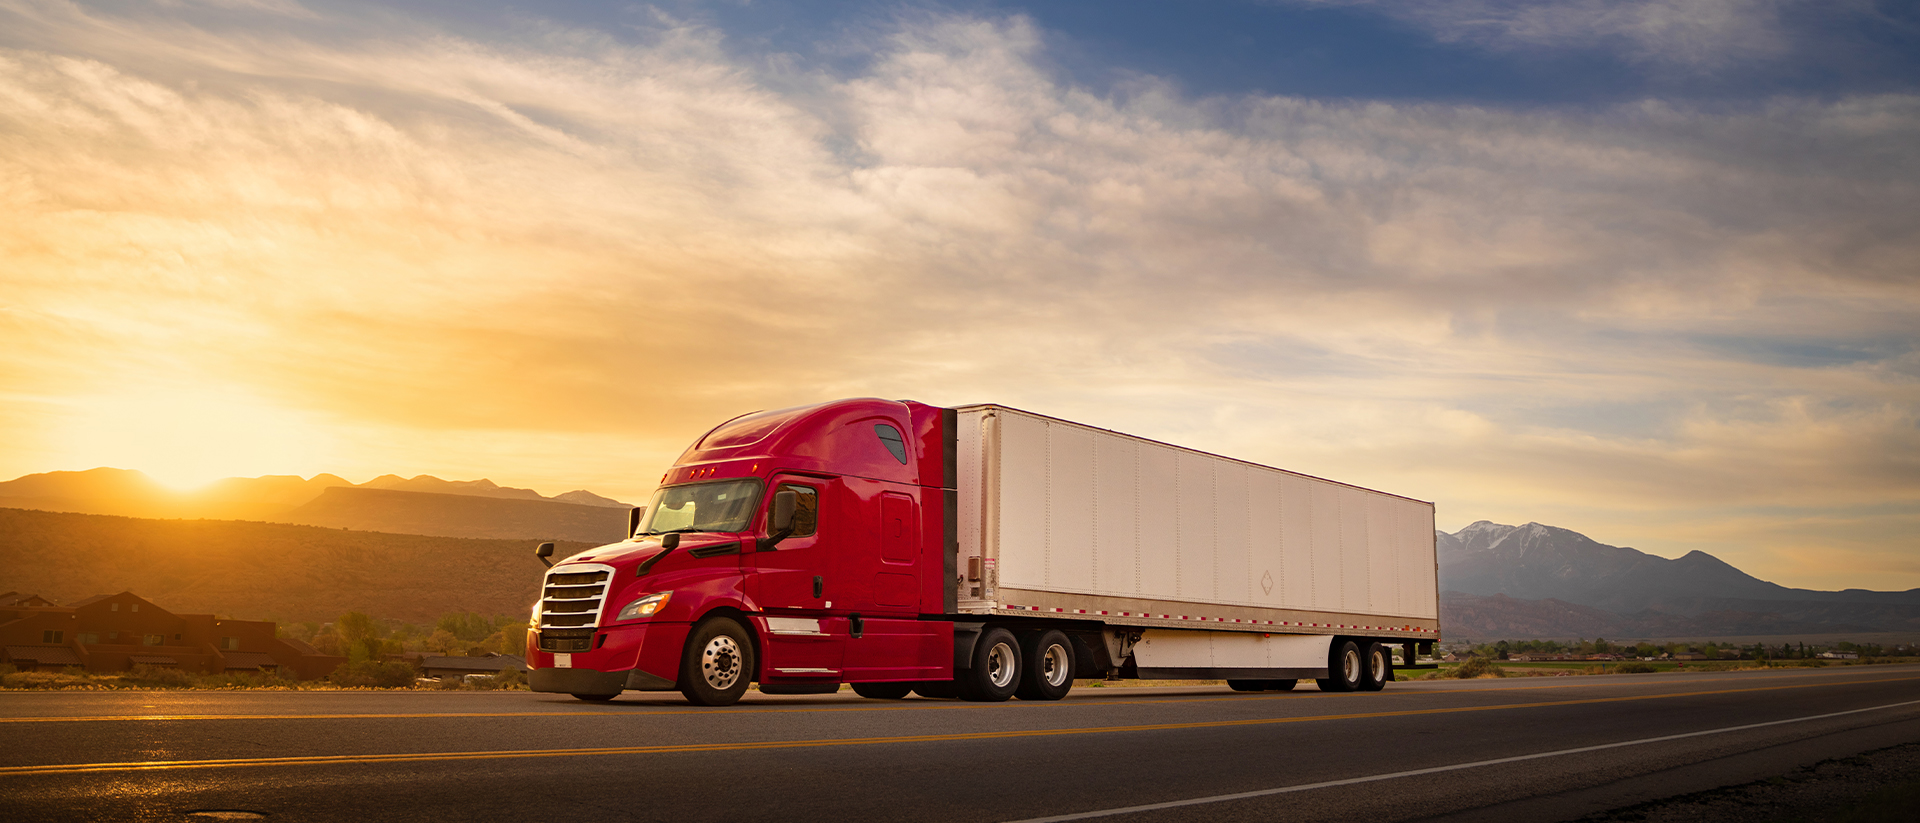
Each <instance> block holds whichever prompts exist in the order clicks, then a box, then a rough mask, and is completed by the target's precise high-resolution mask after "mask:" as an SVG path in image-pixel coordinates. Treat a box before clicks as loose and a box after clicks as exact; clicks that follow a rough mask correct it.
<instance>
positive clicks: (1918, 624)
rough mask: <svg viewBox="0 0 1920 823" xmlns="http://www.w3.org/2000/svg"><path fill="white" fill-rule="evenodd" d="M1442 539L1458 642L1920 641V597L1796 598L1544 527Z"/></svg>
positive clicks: (1468, 531)
mask: <svg viewBox="0 0 1920 823" xmlns="http://www.w3.org/2000/svg"><path fill="white" fill-rule="evenodd" d="M1434 539H1435V543H1436V548H1437V549H1438V552H1439V563H1440V589H1441V605H1440V610H1441V626H1442V630H1443V631H1444V632H1445V633H1446V634H1447V635H1448V636H1450V637H1456V638H1457V637H1473V638H1513V639H1519V638H1528V637H1596V636H1608V637H1685V636H1698V637H1709V636H1738V635H1785V634H1814V633H1836V632H1886V631H1920V589H1912V590H1908V591H1903V592H1879V591H1867V590H1864V589H1847V590H1845V591H1837V592H1829V591H1815V590H1811V589H1795V588H1788V587H1786V586H1781V585H1778V584H1775V583H1769V582H1767V581H1765V580H1761V579H1759V578H1756V577H1754V576H1752V575H1749V574H1747V573H1746V572H1743V571H1740V570H1739V569H1737V568H1734V567H1733V566H1731V565H1729V564H1727V563H1726V562H1725V561H1722V560H1720V559H1719V558H1717V557H1714V556H1713V555H1710V554H1707V553H1706V552H1700V551H1695V552H1690V553H1688V554H1686V555H1685V556H1682V557H1680V558H1677V559H1669V558H1665V557H1658V556H1655V555H1651V554H1647V553H1645V552H1642V551H1639V550H1637V549H1632V548H1623V547H1618V546H1609V545H1606V544H1603V543H1599V542H1597V541H1594V540H1593V539H1591V538H1589V537H1587V536H1586V535H1583V534H1580V533H1578V532H1574V531H1569V530H1567V529H1561V528H1556V527H1553V526H1546V525H1542V524H1539V523H1528V524H1526V525H1524V526H1505V525H1500V524H1497V523H1490V522H1487V521H1484V520H1483V521H1480V522H1477V523H1474V524H1472V525H1470V526H1467V527H1466V528H1464V529H1461V530H1460V531H1458V532H1455V533H1453V534H1447V533H1446V532H1436V533H1435V534H1434Z"/></svg>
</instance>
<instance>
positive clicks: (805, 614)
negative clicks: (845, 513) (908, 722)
mask: <svg viewBox="0 0 1920 823" xmlns="http://www.w3.org/2000/svg"><path fill="white" fill-rule="evenodd" d="M834 486H835V481H831V480H823V479H821V478H817V477H802V476H796V475H775V476H774V477H773V479H772V482H770V483H768V484H767V497H766V499H765V500H764V501H762V504H761V507H760V511H761V516H760V520H759V522H758V523H757V524H756V525H755V531H756V532H757V533H758V535H759V536H761V537H766V536H768V532H767V518H768V516H769V515H768V513H769V512H771V511H772V509H773V506H772V502H773V495H774V494H776V493H778V492H780V491H782V490H790V491H793V492H794V493H795V497H796V499H795V501H794V503H795V505H794V513H793V533H792V534H789V535H788V536H787V537H786V538H785V539H783V540H781V541H780V542H779V543H778V544H776V545H774V546H773V547H772V548H770V549H765V550H762V549H761V548H760V547H759V546H758V545H755V546H752V547H751V549H752V550H751V551H750V552H749V553H748V556H747V557H745V558H743V559H742V561H743V565H744V566H745V567H746V570H747V571H746V576H747V580H746V590H747V597H748V598H749V599H750V600H751V601H752V602H753V603H755V604H756V605H757V606H758V607H759V608H760V611H761V614H762V615H763V616H764V619H765V621H766V623H765V626H764V630H765V634H764V635H763V637H762V640H763V643H762V644H761V646H762V648H763V649H764V651H765V654H764V658H765V659H764V660H762V661H761V667H760V677H761V682H763V683H766V682H773V683H779V682H789V683H792V682H806V681H833V682H838V681H839V680H840V677H841V672H842V667H843V664H844V657H845V653H846V640H847V620H846V619H845V618H838V619H836V618H834V617H831V616H830V615H829V614H828V611H827V610H828V609H830V608H832V605H831V604H832V602H833V597H834V593H833V591H832V589H831V587H830V585H829V581H828V575H829V574H830V572H831V569H832V554H831V552H832V551H833V542H834V535H835V534H836V529H837V524H835V523H834V522H833V521H834V518H832V517H826V516H823V515H824V514H825V511H824V509H825V507H823V506H822V503H824V502H825V501H826V500H827V498H828V495H829V494H831V493H832V492H833V489H834Z"/></svg>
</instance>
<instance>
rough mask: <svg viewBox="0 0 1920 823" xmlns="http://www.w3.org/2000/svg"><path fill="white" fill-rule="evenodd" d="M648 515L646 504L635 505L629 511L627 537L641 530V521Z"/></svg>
mask: <svg viewBox="0 0 1920 823" xmlns="http://www.w3.org/2000/svg"><path fill="white" fill-rule="evenodd" d="M646 517H647V507H646V506H635V507H633V510H632V511H629V512H627V537H629V538H631V537H633V533H634V532H637V531H639V530H640V521H641V520H644V519H646Z"/></svg>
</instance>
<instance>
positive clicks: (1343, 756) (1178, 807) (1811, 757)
mask: <svg viewBox="0 0 1920 823" xmlns="http://www.w3.org/2000/svg"><path fill="white" fill-rule="evenodd" d="M1808 718H1813V719H1808ZM0 740H3V741H5V745H4V746H0V819H5V820H198V819H209V818H205V817H192V816H189V813H190V812H194V811H204V810H235V811H252V812H256V813H261V814H265V815H269V817H268V818H267V819H272V820H341V819H353V820H365V821H375V820H416V819H421V818H429V817H431V818H443V819H479V818H491V817H500V816H509V817H513V818H518V819H528V820H570V819H581V820H587V819H592V820H672V821H703V820H715V821H734V820H773V819H778V820H957V821H1016V820H1034V819H1045V818H1049V817H1058V816H1063V815H1067V816H1071V815H1092V816H1090V817H1080V818H1076V819H1092V820H1112V821H1139V820H1156V821H1186V820H1195V821H1197V820H1274V819H1281V818H1285V819H1288V820H1327V821H1350V820H1359V819H1364V820H1414V819H1426V818H1444V817H1447V816H1453V817H1455V818H1456V819H1462V820H1497V819H1511V820H1551V819H1566V818H1572V817H1577V816H1579V815H1581V814H1586V813H1589V812H1592V811H1598V810H1601V809H1605V808H1611V807H1617V806H1621V805H1627V804H1631V803H1635V802H1640V801H1642V800H1648V799H1653V798H1657V797H1661V796H1665V795H1669V794H1676V793H1682V792H1689V791H1697V790H1701V789H1707V788H1712V787H1715V786H1719V785H1724V784H1727V783H1735V782H1744V781H1747V780H1753V779H1759V778H1764V777H1767V776H1770V775H1773V774H1780V773H1783V772H1785V771H1786V770H1788V769H1790V768H1792V767H1794V766H1796V765H1800V764H1803V763H1809V762H1814V761H1817V760H1820V759H1824V758H1827V757H1834V756H1844V755H1847V754H1852V753H1856V752H1859V751H1864V750H1867V749H1872V748H1877V747H1879V746H1885V745H1891V744H1893V743H1899V742H1907V741H1913V740H1920V667H1911V666H1901V667H1895V666H1852V667H1836V668H1827V669H1794V670H1775V671H1766V672H1737V673H1697V674H1660V675H1616V676H1606V677H1578V678H1551V679H1549V678H1526V679H1519V678H1515V679H1506V680H1479V681H1466V682H1460V681H1432V682H1417V683H1395V684H1393V685H1392V686H1390V687H1389V689H1388V690H1387V691H1385V692H1381V693H1377V694H1321V693H1318V692H1316V691H1314V690H1313V688H1312V687H1311V686H1305V687H1303V688H1302V689H1301V690H1300V691H1297V692H1292V693H1268V694H1238V693H1233V692H1230V691H1227V690H1226V689H1225V688H1224V687H1217V688H1080V689H1076V690H1075V691H1074V693H1073V695H1071V696H1070V697H1069V698H1068V699H1067V700H1064V701H1060V702H1057V703H1025V702H1021V701H1013V702H1010V703H1005V704H995V705H982V704H971V703H964V702H959V701H946V700H921V699H910V700H905V701H890V702H883V701H870V700H862V699H860V698H857V697H854V696H852V695H850V694H843V695H832V696H823V697H768V696H763V695H758V694H750V695H749V698H748V700H747V701H745V702H743V703H742V704H741V705H738V706H734V707H728V708H725V709H696V708H693V707H690V706H687V705H685V704H684V703H683V702H680V701H679V700H678V696H677V695H674V696H671V697H668V696H658V695H641V694H630V695H628V696H627V697H625V698H623V699H621V700H618V701H615V702H613V703H610V704H586V703H580V702H576V701H573V700H571V699H568V698H565V697H556V696H552V695H534V694H528V693H524V692H520V693H488V692H230V693H220V692H65V693H39V692H14V693H4V694H0ZM1641 741H1651V742H1641ZM1579 749H1585V750H1584V751H1568V750H1579ZM1504 758H1525V759H1517V760H1508V761H1507V762H1499V763H1489V762H1487V761H1494V760H1500V759H1504ZM1321 784H1329V785H1321ZM1300 787H1310V788H1300ZM1277 790H1278V791H1277ZM1235 795H1243V796H1239V797H1234V796H1235ZM1169 804H1173V805H1169ZM1137 807H1151V808H1137Z"/></svg>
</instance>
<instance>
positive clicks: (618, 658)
mask: <svg viewBox="0 0 1920 823" xmlns="http://www.w3.org/2000/svg"><path fill="white" fill-rule="evenodd" d="M692 628H693V627H692V626H691V625H690V624H686V623H632V624H627V625H623V626H610V627H606V628H602V629H599V630H597V632H596V633H595V636H594V638H593V648H592V649H591V650H589V651H579V652H572V653H570V654H555V653H553V652H546V651H540V650H539V648H538V639H537V637H530V638H528V639H529V641H531V642H529V643H528V646H530V647H532V648H529V649H528V654H527V665H528V666H530V667H532V669H533V671H532V672H530V673H529V674H528V675H527V686H528V687H529V688H531V689H533V690H534V691H536V692H559V693H562V694H619V693H620V692H621V691H622V690H625V689H633V690H636V691H672V690H673V688H674V682H675V679H676V678H677V677H678V675H679V673H680V654H681V650H682V648H683V647H684V646H685V645H686V642H687V633H688V632H689V631H691V630H692ZM563 662H564V665H562V663H563Z"/></svg>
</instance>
